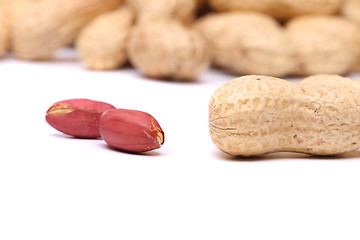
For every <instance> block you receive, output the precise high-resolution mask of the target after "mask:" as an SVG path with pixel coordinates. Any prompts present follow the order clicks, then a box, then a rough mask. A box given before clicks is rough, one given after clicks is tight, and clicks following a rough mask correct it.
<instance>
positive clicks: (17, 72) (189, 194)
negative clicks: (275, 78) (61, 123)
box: [0, 50, 360, 240]
mask: <svg viewBox="0 0 360 240" xmlns="http://www.w3.org/2000/svg"><path fill="white" fill-rule="evenodd" d="M234 77H235V76H231V75H226V74H224V73H222V72H219V71H214V70H212V71H209V72H206V73H205V74H203V75H202V76H201V77H200V79H199V80H198V81H197V82H195V83H174V82H168V81H160V80H152V79H146V78H143V77H142V76H141V75H140V74H139V73H137V72H136V71H134V70H132V69H130V68H128V69H123V70H117V71H110V72H91V71H88V70H86V69H85V68H84V67H83V66H82V65H81V63H79V62H77V61H76V56H75V54H74V52H72V51H71V50H69V51H68V50H66V51H62V52H60V53H59V54H58V55H57V59H56V60H54V61H52V62H22V61H17V60H15V59H14V58H12V57H11V56H8V57H7V58H6V59H3V60H1V61H0V84H1V86H0V100H1V101H0V104H1V105H0V110H1V122H0V123H1V124H0V133H1V147H0V239H1V240H10V239H11V240H12V239H16V240H22V239H24V240H27V239H36V240H43V239H44V240H45V239H46V240H53V239H54V240H55V239H59V240H60V239H66V240H70V239H71V240H72V239H76V240H79V239H86V240H89V239H106V240H111V239H125V240H132V239H136V240H138V239H141V240H145V239H146V240H148V239H156V240H162V239H166V240H176V239H181V240H183V239H186V240H192V239H196V240H202V239H207V240H208V239H222V240H231V239H246V240H252V239H262V240H263V239H276V240H279V239H286V240H289V239H291V240H295V239H301V240H304V239H306V240H309V239H317V240H318V239H327V240H331V239H345V240H352V239H354V240H355V239H356V240H359V239H360V228H359V226H360V192H359V189H360V187H359V185H360V152H354V153H351V154H347V155H345V156H344V157H343V158H314V157H311V156H308V155H303V154H293V153H278V154H270V155H267V156H264V157H262V158H254V159H238V158H233V157H230V156H227V155H226V154H224V153H222V152H220V151H219V150H218V149H217V148H216V147H215V145H214V144H213V143H212V142H211V139H210V137H209V134H208V123H207V117H208V116H207V114H208V111H207V107H208V102H209V100H210V97H211V95H212V94H213V92H214V91H215V90H216V89H217V88H218V87H219V86H220V85H222V84H223V83H225V82H226V81H228V80H231V79H233V78H234ZM353 78H354V79H360V75H353ZM292 80H294V79H292ZM70 98H89V99H93V100H99V101H104V102H108V103H111V104H113V105H115V106H116V107H118V108H130V109H137V110H142V111H145V112H148V113H150V114H152V115H153V116H154V117H155V118H156V119H157V120H158V121H159V123H160V125H161V126H162V128H163V130H164V132H165V144H164V146H163V147H162V148H160V149H158V150H155V151H152V152H149V153H144V154H129V153H123V152H120V151H116V150H113V149H111V148H109V147H107V145H106V144H105V142H104V141H102V140H101V139H97V140H84V139H75V138H71V137H68V136H66V135H64V134H61V133H59V132H57V131H56V130H55V129H53V128H51V127H50V126H49V125H48V124H47V123H46V121H45V112H46V110H47V109H48V108H49V107H50V106H51V105H52V104H53V103H54V102H56V101H60V100H65V99H70ZM359 117H360V116H359Z"/></svg>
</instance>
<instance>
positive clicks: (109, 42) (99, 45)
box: [76, 6, 135, 70]
mask: <svg viewBox="0 0 360 240" xmlns="http://www.w3.org/2000/svg"><path fill="white" fill-rule="evenodd" d="M134 18H135V13H134V11H133V9H132V8H130V7H125V6H124V7H120V8H119V9H117V10H115V11H112V12H108V13H104V14H102V15H100V16H99V17H97V18H95V19H94V20H93V21H91V22H90V23H89V24H88V25H86V26H85V28H84V29H83V30H82V31H81V32H80V34H79V37H78V39H77V41H76V48H77V51H78V55H79V58H80V60H81V61H82V62H83V63H84V64H85V66H86V67H87V68H89V69H92V70H112V69H116V68H119V67H121V66H123V65H124V64H125V63H126V61H127V54H126V45H127V41H128V35H129V32H130V29H131V27H132V25H133V22H134Z"/></svg>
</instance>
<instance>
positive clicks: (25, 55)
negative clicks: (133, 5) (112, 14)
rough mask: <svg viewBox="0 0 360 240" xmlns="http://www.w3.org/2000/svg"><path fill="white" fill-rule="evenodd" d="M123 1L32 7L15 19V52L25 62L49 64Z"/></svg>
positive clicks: (76, 0)
mask: <svg viewBox="0 0 360 240" xmlns="http://www.w3.org/2000/svg"><path fill="white" fill-rule="evenodd" d="M122 2H123V0H72V1H70V2H69V1H62V0H51V1H47V0H43V1H34V2H33V3H31V4H28V6H27V8H26V11H22V14H21V16H19V17H16V18H14V19H13V21H15V22H13V23H12V50H13V51H14V53H15V55H16V56H17V57H18V58H21V59H25V60H47V59H50V58H51V57H52V55H53V53H54V52H55V51H56V50H58V49H59V48H61V47H64V46H67V45H69V44H72V43H73V42H74V41H75V38H76V36H77V35H78V33H79V31H80V30H81V29H82V28H83V27H84V26H85V25H86V24H87V23H88V22H89V21H91V20H92V19H94V18H95V17H97V16H98V15H100V14H102V13H104V12H107V11H110V10H114V9H116V8H117V7H119V6H120V5H121V4H122Z"/></svg>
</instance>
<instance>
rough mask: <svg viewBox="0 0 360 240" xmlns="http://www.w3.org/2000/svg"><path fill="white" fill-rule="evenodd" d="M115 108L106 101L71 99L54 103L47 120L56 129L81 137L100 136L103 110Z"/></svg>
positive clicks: (47, 114) (47, 113) (48, 112)
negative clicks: (100, 120)
mask: <svg viewBox="0 0 360 240" xmlns="http://www.w3.org/2000/svg"><path fill="white" fill-rule="evenodd" d="M110 109H115V107H114V106H112V105H111V104H108V103H105V102H99V101H94V100H90V99H83V98H78V99H69V100H64V101H59V102H56V103H54V104H53V105H52V106H51V107H50V108H49V110H47V112H46V121H47V123H48V124H50V125H51V126H52V127H53V128H55V129H56V130H58V131H60V132H62V133H65V134H67V135H70V136H73V137H79V138H98V137H100V132H99V119H100V116H101V114H102V113H103V112H105V111H107V110H110Z"/></svg>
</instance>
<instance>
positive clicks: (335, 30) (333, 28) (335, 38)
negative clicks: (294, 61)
mask: <svg viewBox="0 0 360 240" xmlns="http://www.w3.org/2000/svg"><path fill="white" fill-rule="evenodd" d="M286 32H287V34H288V36H289V39H290V41H291V42H292V44H293V45H294V47H295V50H296V54H297V58H298V61H299V62H300V66H299V68H298V70H297V72H295V74H297V75H303V76H308V75H313V74H339V75H346V74H348V73H350V72H352V71H356V70H357V69H358V67H359V61H360V31H359V28H358V26H357V25H356V24H354V23H352V22H350V21H348V20H346V19H344V18H341V17H337V16H302V17H297V18H294V19H292V20H290V22H288V24H287V25H286Z"/></svg>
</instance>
